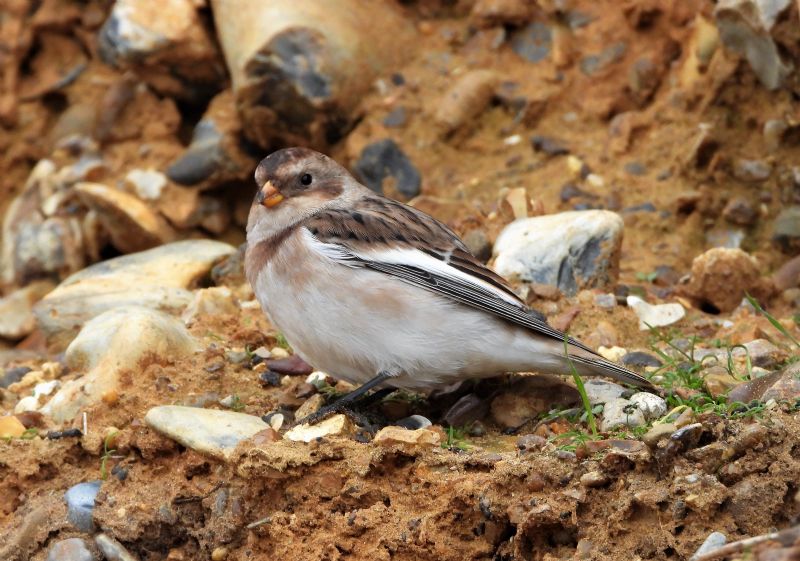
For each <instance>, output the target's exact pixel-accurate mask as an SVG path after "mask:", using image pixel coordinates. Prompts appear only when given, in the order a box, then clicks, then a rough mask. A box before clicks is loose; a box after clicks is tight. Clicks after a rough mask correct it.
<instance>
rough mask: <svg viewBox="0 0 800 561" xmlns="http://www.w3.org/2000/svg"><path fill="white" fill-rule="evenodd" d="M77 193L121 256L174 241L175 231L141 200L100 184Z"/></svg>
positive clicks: (84, 186)
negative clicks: (92, 211) (94, 215)
mask: <svg viewBox="0 0 800 561" xmlns="http://www.w3.org/2000/svg"><path fill="white" fill-rule="evenodd" d="M73 189H74V191H75V193H76V194H77V195H78V197H80V199H81V201H83V203H84V204H85V205H86V206H87V207H89V208H90V209H92V210H94V211H95V212H96V213H97V216H98V218H99V220H100V223H101V224H102V225H103V228H104V229H105V230H106V231H107V232H108V235H109V236H110V237H111V244H112V245H113V246H114V247H115V248H117V249H118V250H119V251H121V252H122V253H134V252H136V251H143V250H145V249H150V248H152V247H155V246H158V245H162V244H164V243H167V242H170V241H172V240H174V239H175V237H176V233H175V231H174V230H173V229H172V228H171V227H170V226H169V224H167V222H166V220H164V219H163V218H162V217H161V216H160V215H159V214H158V213H156V211H155V210H153V209H151V208H150V207H149V206H147V205H146V204H144V203H143V202H142V201H140V200H139V199H138V198H136V197H134V196H133V195H130V194H128V193H125V192H124V191H120V190H118V189H112V188H110V187H107V186H105V185H101V184H99V183H78V184H77V185H75V186H74V188H73Z"/></svg>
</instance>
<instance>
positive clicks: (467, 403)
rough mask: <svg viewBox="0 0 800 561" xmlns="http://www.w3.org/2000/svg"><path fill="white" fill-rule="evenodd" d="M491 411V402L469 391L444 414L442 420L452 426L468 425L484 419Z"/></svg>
mask: <svg viewBox="0 0 800 561" xmlns="http://www.w3.org/2000/svg"><path fill="white" fill-rule="evenodd" d="M488 411H489V402H488V400H487V399H483V398H480V397H478V396H477V395H475V394H474V393H468V394H467V395H465V396H462V397H460V398H459V399H458V401H456V402H455V403H454V404H453V405H452V406H451V407H450V409H448V410H447V412H446V413H445V414H444V415H443V416H442V421H444V423H445V424H446V425H447V426H450V427H463V426H467V425H469V424H470V423H472V422H474V421H478V420H480V419H483V418H484V417H485V416H486V413H488Z"/></svg>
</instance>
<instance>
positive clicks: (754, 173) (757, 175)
mask: <svg viewBox="0 0 800 561" xmlns="http://www.w3.org/2000/svg"><path fill="white" fill-rule="evenodd" d="M771 173H772V166H771V165H770V164H768V163H767V162H764V161H763V160H745V159H738V160H736V161H735V162H734V163H733V176H734V177H735V178H736V179H738V180H739V181H746V182H748V183H760V182H761V181H766V180H767V179H769V176H770V174H771Z"/></svg>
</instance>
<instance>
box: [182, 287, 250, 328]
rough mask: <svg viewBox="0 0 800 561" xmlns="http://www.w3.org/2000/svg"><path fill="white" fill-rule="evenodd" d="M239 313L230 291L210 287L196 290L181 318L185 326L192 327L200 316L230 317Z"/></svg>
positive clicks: (225, 288)
mask: <svg viewBox="0 0 800 561" xmlns="http://www.w3.org/2000/svg"><path fill="white" fill-rule="evenodd" d="M238 312H239V307H238V306H237V305H236V298H234V296H233V293H232V292H231V289H230V288H228V287H226V286H212V287H211V288H202V289H200V290H196V291H195V293H194V298H193V299H192V301H191V303H190V304H189V305H188V306H187V307H186V309H185V310H184V311H183V315H182V316H181V318H182V319H183V321H184V323H186V325H192V324H193V323H194V322H195V321H196V320H197V318H198V317H200V316H220V315H230V314H236V313H238Z"/></svg>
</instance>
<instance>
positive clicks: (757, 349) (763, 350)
mask: <svg viewBox="0 0 800 561" xmlns="http://www.w3.org/2000/svg"><path fill="white" fill-rule="evenodd" d="M744 347H745V348H744V349H742V348H741V347H736V348H735V349H733V351H732V352H731V354H733V356H734V357H737V358H738V357H743V356H745V349H747V354H748V355H749V356H750V361H751V362H752V364H753V366H759V367H761V368H772V367H774V366H776V365H777V364H778V363H779V362H782V361H783V360H785V359H786V353H785V352H784V351H783V350H781V349H779V348H778V347H776V346H775V345H773V344H772V343H771V342H769V341H767V340H766V339H755V340H753V341H750V342H749V343H745V345H744Z"/></svg>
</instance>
